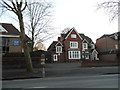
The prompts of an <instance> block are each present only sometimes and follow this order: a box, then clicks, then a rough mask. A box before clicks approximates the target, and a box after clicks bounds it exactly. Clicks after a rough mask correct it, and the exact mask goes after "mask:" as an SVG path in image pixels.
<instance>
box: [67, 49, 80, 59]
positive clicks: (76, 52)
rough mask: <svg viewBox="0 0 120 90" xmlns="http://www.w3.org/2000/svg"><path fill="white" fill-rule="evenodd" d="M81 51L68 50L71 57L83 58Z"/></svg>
mask: <svg viewBox="0 0 120 90" xmlns="http://www.w3.org/2000/svg"><path fill="white" fill-rule="evenodd" d="M80 56H81V55H80V51H68V58H69V59H81V57H80Z"/></svg>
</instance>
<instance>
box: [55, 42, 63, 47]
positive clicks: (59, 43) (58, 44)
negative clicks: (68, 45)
mask: <svg viewBox="0 0 120 90" xmlns="http://www.w3.org/2000/svg"><path fill="white" fill-rule="evenodd" d="M55 46H63V45H62V43H61V42H60V41H59V42H58V43H57V44H56V45H55Z"/></svg>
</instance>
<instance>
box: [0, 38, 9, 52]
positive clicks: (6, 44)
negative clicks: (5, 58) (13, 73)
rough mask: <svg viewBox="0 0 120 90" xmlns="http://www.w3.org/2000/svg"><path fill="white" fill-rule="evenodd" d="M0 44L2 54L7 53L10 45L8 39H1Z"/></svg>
mask: <svg viewBox="0 0 120 90" xmlns="http://www.w3.org/2000/svg"><path fill="white" fill-rule="evenodd" d="M1 43H2V45H0V46H1V48H2V52H3V53H6V52H9V43H10V40H9V38H2V41H1Z"/></svg>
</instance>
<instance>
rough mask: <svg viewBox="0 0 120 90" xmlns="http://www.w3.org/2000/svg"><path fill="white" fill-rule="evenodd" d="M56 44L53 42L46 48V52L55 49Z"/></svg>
mask: <svg viewBox="0 0 120 90" xmlns="http://www.w3.org/2000/svg"><path fill="white" fill-rule="evenodd" d="M57 43H58V41H53V42H52V44H51V45H50V46H49V47H48V50H51V49H52V48H54V47H55V45H56V44H57Z"/></svg>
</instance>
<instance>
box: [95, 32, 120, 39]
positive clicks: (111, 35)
mask: <svg viewBox="0 0 120 90" xmlns="http://www.w3.org/2000/svg"><path fill="white" fill-rule="evenodd" d="M119 33H120V32H116V33H113V34H104V35H103V36H101V37H100V38H98V39H101V38H104V37H110V38H112V39H114V40H117V39H115V37H114V35H115V34H118V37H120V35H119ZM98 39H97V40H98Z"/></svg>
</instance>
